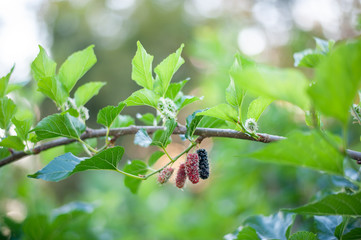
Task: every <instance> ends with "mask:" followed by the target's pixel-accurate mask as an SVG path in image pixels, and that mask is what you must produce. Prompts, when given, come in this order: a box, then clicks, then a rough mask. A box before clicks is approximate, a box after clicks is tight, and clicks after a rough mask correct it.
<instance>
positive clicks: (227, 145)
mask: <svg viewBox="0 0 361 240" xmlns="http://www.w3.org/2000/svg"><path fill="white" fill-rule="evenodd" d="M17 4H23V5H21V6H20V5H18V6H17V7H18V8H16V4H14V3H10V1H4V2H3V3H1V5H0V9H2V10H1V11H0V43H1V47H0V55H1V56H0V63H1V64H2V67H0V70H1V75H5V74H6V72H7V71H8V69H9V66H11V65H12V64H13V63H14V62H16V63H17V62H18V61H19V65H17V67H16V70H15V73H14V78H13V80H14V81H18V82H28V83H27V85H26V87H25V89H24V90H22V91H19V92H17V93H15V94H13V95H12V96H11V97H12V98H14V99H15V100H16V101H17V102H18V103H19V102H24V103H26V104H24V109H25V110H28V111H32V112H35V115H36V120H39V119H40V118H41V117H44V116H47V115H48V114H51V113H54V112H56V111H57V109H56V107H55V105H54V104H53V103H52V102H51V101H50V100H49V99H44V98H43V97H41V95H40V94H39V93H34V89H35V84H34V83H33V82H32V81H30V75H29V66H30V63H31V61H32V59H34V58H35V57H36V54H37V51H38V50H37V44H41V45H43V46H45V47H46V48H47V50H48V52H50V53H51V55H52V57H53V58H54V59H55V61H56V62H57V63H58V66H60V64H61V63H62V62H63V61H64V60H65V59H66V57H67V56H69V55H70V54H71V53H73V52H74V51H77V50H81V49H83V48H85V47H87V46H88V45H90V44H95V53H96V55H97V58H98V62H97V64H96V65H95V66H94V67H93V68H92V69H91V70H90V71H89V72H88V73H87V74H86V75H85V76H84V77H83V78H82V79H81V80H80V81H79V82H80V83H79V84H80V85H81V84H84V83H85V82H87V81H105V82H107V85H106V86H105V87H104V88H103V89H102V90H101V92H100V93H99V95H98V96H96V97H95V98H93V99H92V100H91V101H90V102H89V103H88V104H87V107H88V108H89V110H90V116H91V117H90V119H89V120H88V122H87V123H88V126H89V127H92V128H99V127H100V125H98V124H97V123H96V114H97V112H98V110H99V109H100V108H102V107H104V106H106V105H115V104H117V103H118V102H119V101H122V100H124V99H126V98H127V97H128V96H129V95H130V94H131V93H132V92H133V91H135V90H137V89H138V88H139V87H138V86H137V85H136V84H135V82H133V81H131V78H130V76H131V59H132V58H133V56H134V54H135V51H136V41H138V40H139V41H141V43H142V44H143V46H144V47H145V49H147V51H148V53H150V54H152V55H154V56H155V60H154V65H153V66H156V65H157V64H158V63H159V62H160V61H161V60H162V59H163V58H165V57H166V56H167V55H168V54H170V53H172V52H174V51H175V50H176V49H177V48H178V47H179V46H180V45H181V44H182V43H184V44H185V49H184V53H183V55H182V56H183V58H184V59H185V60H186V62H185V64H184V65H183V66H182V67H181V69H180V71H179V72H178V73H177V74H176V75H175V77H174V79H175V81H180V80H184V79H185V78H187V77H190V78H191V81H190V82H189V83H188V85H187V86H186V87H185V89H184V92H185V93H186V94H192V95H196V96H204V100H203V101H202V102H199V103H196V104H193V105H191V106H190V107H187V108H186V109H185V110H182V112H181V113H180V116H179V121H180V122H181V123H182V124H184V123H185V120H184V119H185V118H186V117H187V116H188V115H189V114H191V113H192V112H193V111H194V110H197V109H201V108H205V107H211V106H214V105H215V104H217V103H221V102H224V101H225V89H226V87H227V86H228V84H229V77H228V69H229V67H230V65H231V63H232V61H233V56H234V54H235V53H237V52H241V53H243V54H245V55H248V56H250V57H251V58H253V59H255V60H256V61H258V62H261V63H265V64H269V65H273V66H280V67H292V66H293V57H292V54H293V53H294V52H296V51H300V50H303V49H305V48H313V47H314V40H313V37H319V38H324V39H327V38H332V39H335V40H343V39H347V38H352V37H355V36H357V34H358V33H359V31H358V30H357V14H358V13H359V11H360V2H359V1H352V0H350V1H342V0H339V1H337V0H322V1H321V0H320V1H312V0H307V1H301V0H293V1H291V0H290V1H288V0H273V1H250V0H244V1H243V0H242V1H239V0H210V1H202V0H177V1H176V0H106V1H104V0H78V1H71V0H69V1H61V0H59V1H41V0H36V1H35V0H34V1H30V0H23V1H20V3H17ZM14 5H15V7H14ZM20 9H27V11H28V13H29V15H25V16H23V20H24V21H25V22H26V21H34V26H36V28H35V29H36V31H35V30H34V31H33V32H32V34H35V37H28V38H27V37H26V36H22V35H21V36H22V37H20V38H16V39H17V40H18V41H16V40H14V41H10V40H9V38H11V37H13V35H7V34H6V30H7V28H9V26H8V25H6V24H9V22H7V18H6V17H7V16H8V15H10V13H11V11H13V15H15V16H18V15H19V14H16V13H17V11H20ZM6 12H7V13H8V15H6V14H5V13H6ZM9 12H10V13H9ZM18 13H19V12H18ZM13 15H12V16H13ZM16 21H18V23H19V24H15V25H14V26H13V28H12V29H11V31H15V32H18V33H19V34H24V32H25V33H26V31H25V30H26V29H25V28H26V25H22V24H21V21H22V20H21V18H20V17H18V19H17V20H16ZM29 34H30V33H29ZM14 36H16V35H14ZM29 36H30V35H29ZM31 36H33V35H31ZM26 43H27V45H26ZM29 43H31V44H32V46H29ZM27 46H28V47H27ZM6 49H17V50H15V51H20V50H24V51H23V54H24V55H21V54H15V53H14V54H11V53H8V54H7V50H6ZM26 50H29V51H27V52H26ZM1 53H2V54H1ZM26 54H27V55H26ZM20 59H21V60H20ZM305 72H306V74H308V75H309V76H312V72H310V71H308V70H305ZM24 96H25V97H24ZM27 100H28V101H27ZM29 101H30V103H31V102H37V103H38V104H39V106H38V107H35V106H33V105H31V104H30V103H29ZM148 111H149V108H139V107H129V108H126V109H125V111H124V112H123V113H124V114H129V115H132V116H133V117H135V115H136V113H138V112H139V113H145V112H148ZM153 113H154V112H153ZM137 124H140V122H137ZM326 124H328V126H329V127H330V129H331V130H332V131H335V132H337V131H339V129H338V128H337V126H335V125H333V123H332V122H326ZM295 128H304V129H306V126H305V124H304V116H303V115H302V113H301V114H300V111H299V109H297V108H295V107H292V106H288V105H286V104H283V103H279V102H276V103H273V104H272V105H271V106H270V107H269V109H268V110H267V111H266V112H265V113H264V115H263V117H262V119H261V121H260V132H267V133H270V134H277V135H286V134H287V133H289V132H290V131H292V130H293V129H295ZM354 132H355V134H354V135H352V136H351V137H350V139H349V141H350V144H353V143H354V142H356V141H358V140H359V139H358V136H359V134H356V132H357V130H354ZM173 139H174V143H173V144H172V145H170V146H169V152H170V153H171V154H172V155H176V154H177V153H179V152H181V151H182V149H184V147H185V146H186V145H187V143H184V142H182V141H181V140H180V139H179V137H174V138H173ZM118 144H120V145H122V146H124V147H125V149H126V152H125V156H124V157H123V160H122V161H123V163H124V162H126V161H127V159H143V160H144V159H147V158H148V157H149V156H150V154H151V152H152V151H153V150H154V148H152V149H144V148H141V147H139V146H135V145H134V144H133V137H132V136H127V137H123V138H120V139H119V140H118ZM201 147H204V148H206V149H207V150H208V151H209V157H210V161H211V177H210V179H209V180H207V181H205V182H202V183H201V184H198V185H195V186H190V184H188V186H187V187H186V188H185V189H184V191H181V190H179V189H177V188H176V187H175V186H174V185H173V183H169V184H166V185H165V186H159V185H158V184H157V183H156V179H155V178H151V179H149V180H148V181H146V182H144V183H142V185H141V187H140V190H139V193H138V195H133V194H131V193H130V191H129V190H128V189H126V188H125V186H124V184H123V176H122V175H120V174H116V173H112V172H107V171H89V172H84V173H79V174H76V175H74V176H72V177H70V178H69V179H67V180H64V181H62V182H59V183H48V182H45V181H42V180H34V179H29V178H27V177H26V175H27V174H31V173H34V172H35V171H37V170H38V169H40V168H41V167H42V166H44V165H45V164H46V163H47V162H49V161H50V160H52V159H53V158H54V157H55V156H57V155H59V154H61V153H62V152H64V147H59V148H56V149H52V150H49V151H47V152H44V153H42V154H40V155H39V156H34V157H30V158H27V159H23V160H20V161H19V162H17V163H16V164H12V165H9V166H6V167H3V168H1V169H0V182H1V183H2V186H1V188H0V239H37V240H38V239H105V240H107V239H109V240H110V239H167V240H168V239H200V240H202V239H221V238H223V236H224V235H226V234H227V233H230V232H233V231H234V230H235V229H237V227H238V226H239V225H240V224H241V223H242V220H243V219H245V218H246V217H247V216H249V215H253V214H265V215H268V214H271V213H274V212H276V211H278V210H279V209H280V208H285V207H293V206H298V205H300V204H304V203H306V202H307V201H308V200H309V199H310V198H311V197H312V196H313V195H314V194H315V193H316V192H318V191H320V190H322V189H324V188H326V187H328V186H331V185H333V184H334V183H333V182H332V181H331V178H330V177H329V176H327V175H322V174H320V173H317V172H314V171H310V170H307V169H296V168H293V167H285V166H278V165H268V164H264V163H259V162H255V161H251V160H247V159H244V158H241V157H240V156H241V154H242V153H245V152H247V151H251V150H254V149H255V148H259V147H261V145H260V144H257V143H251V142H247V141H240V140H230V139H212V140H208V139H207V140H206V141H204V142H203V143H202V146H201ZM354 148H356V149H357V148H358V146H354ZM160 162H162V160H160ZM159 166H160V165H159ZM72 202H83V203H86V204H89V205H84V206H83V208H81V209H83V210H79V211H75V212H73V213H72V214H64V215H62V216H60V217H56V216H58V215H59V214H58V212H59V211H61V209H60V210H59V209H58V210H54V209H57V208H59V207H61V206H62V205H66V204H70V203H72ZM79 204H80V203H79ZM69 206H72V205H67V207H69ZM57 214H58V215H57ZM296 227H297V225H296ZM9 236H10V237H9Z"/></svg>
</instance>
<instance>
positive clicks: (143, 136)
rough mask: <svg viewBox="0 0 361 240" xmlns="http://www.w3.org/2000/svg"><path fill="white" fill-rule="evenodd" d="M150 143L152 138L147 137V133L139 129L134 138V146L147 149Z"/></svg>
mask: <svg viewBox="0 0 361 240" xmlns="http://www.w3.org/2000/svg"><path fill="white" fill-rule="evenodd" d="M151 143H152V138H151V137H149V135H148V133H147V131H145V129H143V128H142V129H140V130H139V131H138V132H137V133H136V134H135V136H134V144H136V145H139V146H141V147H149V145H150V144H151Z"/></svg>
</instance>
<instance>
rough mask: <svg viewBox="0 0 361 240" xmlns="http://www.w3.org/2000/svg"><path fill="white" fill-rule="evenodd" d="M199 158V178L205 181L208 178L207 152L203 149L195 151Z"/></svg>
mask: <svg viewBox="0 0 361 240" xmlns="http://www.w3.org/2000/svg"><path fill="white" fill-rule="evenodd" d="M197 154H198V158H199V177H200V178H201V179H207V178H208V177H209V163H208V156H207V151H206V150H205V149H203V148H202V149H199V150H197Z"/></svg>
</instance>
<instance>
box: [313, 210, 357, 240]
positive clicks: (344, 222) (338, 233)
mask: <svg viewBox="0 0 361 240" xmlns="http://www.w3.org/2000/svg"><path fill="white" fill-rule="evenodd" d="M318 217H320V216H318ZM329 217H330V216H329ZM341 220H342V222H341V223H340V224H339V225H337V226H336V228H335V231H334V233H335V237H337V239H342V235H343V233H344V232H345V230H346V228H347V225H348V223H349V220H350V218H349V217H343V218H341Z"/></svg>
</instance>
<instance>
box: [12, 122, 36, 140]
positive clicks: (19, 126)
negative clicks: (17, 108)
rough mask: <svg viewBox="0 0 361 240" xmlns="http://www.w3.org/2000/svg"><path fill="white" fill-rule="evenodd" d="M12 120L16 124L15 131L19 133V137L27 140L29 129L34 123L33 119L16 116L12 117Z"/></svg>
mask: <svg viewBox="0 0 361 240" xmlns="http://www.w3.org/2000/svg"><path fill="white" fill-rule="evenodd" d="M11 121H12V122H13V123H14V125H15V132H16V133H17V135H18V137H20V138H21V139H22V140H27V139H28V135H29V131H30V128H31V125H32V119H29V118H27V119H25V120H17V119H16V118H15V117H14V118H12V119H11Z"/></svg>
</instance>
